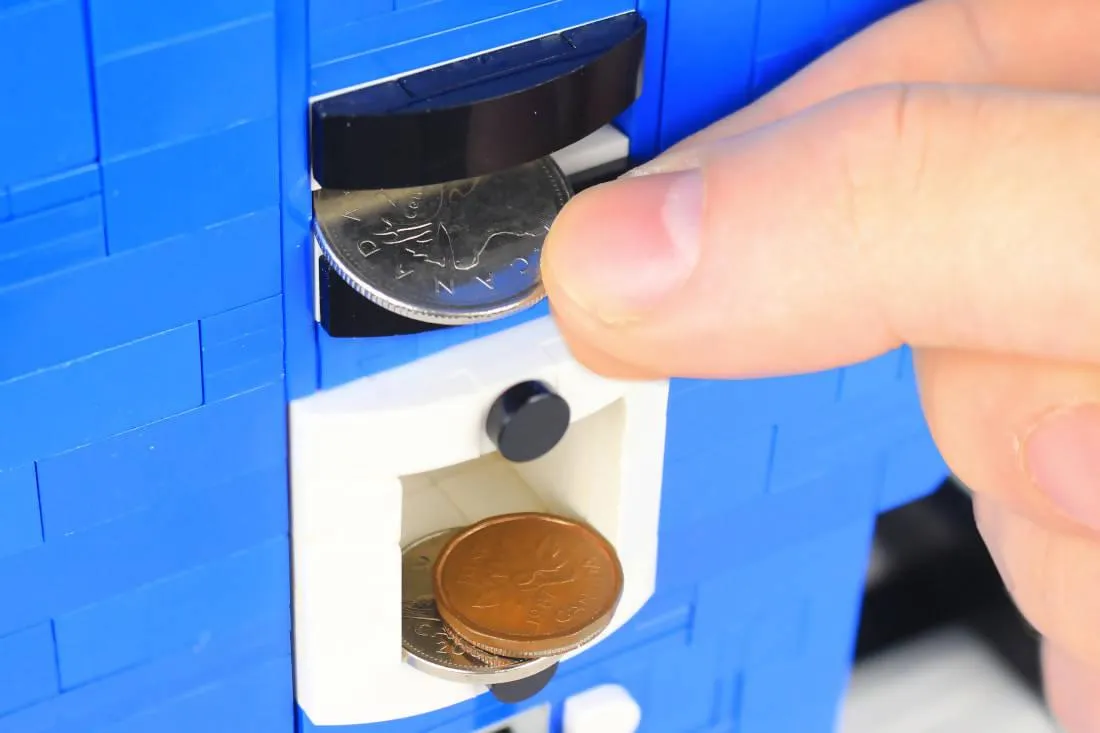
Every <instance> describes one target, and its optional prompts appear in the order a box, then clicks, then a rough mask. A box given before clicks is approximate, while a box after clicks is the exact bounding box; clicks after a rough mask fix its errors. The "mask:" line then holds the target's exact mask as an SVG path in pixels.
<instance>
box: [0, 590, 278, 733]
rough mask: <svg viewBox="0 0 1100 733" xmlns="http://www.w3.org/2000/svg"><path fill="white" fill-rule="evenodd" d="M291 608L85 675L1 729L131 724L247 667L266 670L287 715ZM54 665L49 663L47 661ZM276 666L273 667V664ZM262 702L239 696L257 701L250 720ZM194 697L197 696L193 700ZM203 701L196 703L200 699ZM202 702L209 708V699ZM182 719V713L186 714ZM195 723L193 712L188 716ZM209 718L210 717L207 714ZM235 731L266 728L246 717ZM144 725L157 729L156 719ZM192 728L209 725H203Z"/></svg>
mask: <svg viewBox="0 0 1100 733" xmlns="http://www.w3.org/2000/svg"><path fill="white" fill-rule="evenodd" d="M289 630H290V616H289V614H288V613H287V612H285V611H283V612H279V613H272V615H270V616H269V617H267V618H266V619H257V620H256V621H255V622H254V623H252V624H249V625H248V626H247V627H245V628H241V629H239V630H238V633H236V634H222V635H219V636H216V637H212V638H211V639H210V640H209V643H206V644H200V645H197V646H195V647H192V648H190V649H187V650H186V651H181V652H179V653H177V654H172V655H168V656H165V657H161V658H160V659H157V660H155V661H153V662H151V663H149V664H145V665H141V666H137V667H132V668H130V669H128V670H126V671H124V672H121V673H119V674H116V675H111V676H110V677H105V678H103V679H101V680H97V681H95V682H91V683H89V684H87V685H83V686H81V687H78V688H76V689H73V690H67V691H65V692H64V693H63V694H61V695H59V696H56V697H52V698H49V699H47V700H44V701H43V702H41V703H38V704H35V705H31V706H30V707H25V708H23V709H21V710H19V712H16V713H14V714H11V715H7V716H0V733H89V731H97V730H100V729H101V727H102V726H107V725H112V724H124V723H125V724H129V722H130V721H131V720H133V719H135V718H138V719H140V716H141V715H142V714H143V713H144V714H146V715H155V714H156V712H157V711H158V710H159V709H161V708H162V707H164V708H165V709H168V708H170V707H172V706H182V707H180V708H179V709H181V710H186V709H188V708H187V707H186V705H187V702H186V701H187V700H188V699H201V698H202V697H203V696H204V695H209V694H212V693H213V694H216V692H217V691H218V690H219V689H221V688H222V686H223V685H230V686H232V685H233V682H232V681H233V680H234V679H237V678H239V677H241V675H247V674H249V672H248V670H251V669H260V668H265V669H269V670H272V671H271V674H270V676H269V677H268V684H270V685H272V687H271V689H270V690H269V692H273V693H277V697H278V698H280V699H279V700H278V702H279V703H280V704H281V707H282V709H283V710H282V714H283V716H284V717H285V718H286V719H292V715H291V714H290V713H289V712H288V711H289V710H290V709H292V702H291V698H292V696H291V694H290V693H289V692H287V690H286V688H287V686H288V685H289V684H290V680H291V676H292V673H291V663H290V633H289ZM51 666H52V665H51ZM276 670H278V671H276ZM265 699H267V700H268V703H267V704H263V707H259V705H260V704H261V703H260V701H259V700H258V699H257V698H255V697H245V698H243V699H242V700H241V702H242V703H254V704H257V706H258V707H257V709H256V711H255V714H256V718H255V719H256V720H258V721H265V722H266V721H267V720H269V719H270V718H271V713H270V710H269V708H268V705H269V704H271V698H265ZM196 701H197V700H196ZM199 705H200V706H201V703H199ZM206 709H209V708H208V707H207V708H206ZM184 720H187V719H186V718H184ZM188 722H191V724H192V725H195V721H194V720H189V721H188ZM206 722H207V723H210V724H212V723H213V722H214V721H206ZM244 722H245V724H244V725H242V726H241V727H240V728H238V729H237V730H238V731H242V732H243V731H248V730H256V731H263V733H267V729H266V728H262V727H250V726H249V725H248V723H247V720H245V721H244ZM146 730H147V731H158V733H159V731H161V730H162V729H161V728H159V727H153V728H147V729H146ZM191 730H204V731H205V730H208V728H207V726H206V725H199V726H198V727H197V728H196V727H193V728H192V729H191Z"/></svg>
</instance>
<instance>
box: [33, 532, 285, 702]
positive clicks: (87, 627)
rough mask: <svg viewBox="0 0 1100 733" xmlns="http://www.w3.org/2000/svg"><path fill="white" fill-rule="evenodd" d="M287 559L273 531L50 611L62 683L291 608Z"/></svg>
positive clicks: (82, 681)
mask: <svg viewBox="0 0 1100 733" xmlns="http://www.w3.org/2000/svg"><path fill="white" fill-rule="evenodd" d="M289 558H290V549H289V545H288V542H287V538H286V537H278V538H275V539H273V540H268V541H266V542H264V543H262V544H260V545H256V546H255V547H252V548H249V549H247V550H244V551H241V552H237V553H234V554H232V555H228V556H226V557H224V558H220V559H218V560H215V561H214V562H211V563H208V564H206V565H203V566H201V567H198V568H194V569H191V570H187V571H185V572H183V573H180V574H178V575H175V576H169V577H165V578H159V579H157V580H156V581H154V582H153V583H150V584H148V585H145V586H141V587H139V588H136V589H134V590H132V591H129V592H128V593H125V594H122V595H118V596H114V597H112V598H108V599H106V600H103V601H100V602H98V603H96V604H94V605H91V606H86V607H84V608H79V609H77V610H75V611H70V612H69V613H66V614H62V615H60V616H57V617H55V618H54V629H55V633H56V638H57V648H58V660H59V664H60V666H59V674H60V677H61V685H62V689H70V688H72V687H76V686H78V685H82V684H85V683H87V682H89V681H92V680H94V679H96V678H99V677H104V676H106V675H108V674H111V673H113V672H118V671H120V670H123V669H125V668H127V667H130V666H134V665H136V664H140V663H142V662H145V661H148V660H152V659H156V658H157V657H160V656H164V655H166V654H168V653H171V652H178V651H182V650H184V649H188V648H194V647H195V646H200V645H202V644H205V643H209V641H210V640H211V639H212V638H213V637H214V636H218V635H221V634H226V633H236V632H237V631H238V629H239V628H241V627H245V626H246V625H247V624H248V623H249V622H251V621H253V620H254V619H260V618H264V617H265V616H266V615H267V614H270V613H271V612H272V611H274V610H276V609H280V608H282V609H288V610H289V608H290V573H289Z"/></svg>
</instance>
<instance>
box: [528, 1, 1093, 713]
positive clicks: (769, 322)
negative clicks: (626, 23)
mask: <svg viewBox="0 0 1100 733" xmlns="http://www.w3.org/2000/svg"><path fill="white" fill-rule="evenodd" d="M1098 37H1100V3H1097V2H1096V1H1095V0H925V1H924V2H922V3H919V4H917V5H915V6H913V7H911V8H910V9H908V10H906V11H903V12H901V13H898V14H896V15H894V16H893V17H891V18H888V19H886V20H885V21H883V22H881V23H879V24H877V25H875V26H873V27H872V28H870V29H868V30H867V31H865V32H864V33H863V34H861V35H859V36H858V37H856V38H854V39H852V40H851V41H850V42H848V43H847V44H845V45H844V46H842V47H841V48H839V49H837V50H836V51H834V52H832V53H831V54H829V55H827V56H826V57H824V58H822V59H821V60H820V61H819V62H817V63H816V64H814V65H813V66H811V67H810V68H808V69H806V70H805V71H804V72H802V73H801V74H800V75H798V76H796V77H795V78H794V79H792V80H791V81H790V82H788V83H787V84H785V85H784V86H782V87H781V88H779V89H778V90H776V91H775V92H773V93H772V94H770V95H769V96H767V97H766V98H764V99H762V100H761V101H759V102H758V103H756V104H755V105H753V106H752V107H750V108H748V109H745V110H743V111H741V112H738V113H737V114H735V115H733V116H732V117H730V118H728V119H725V120H722V121H721V122H718V123H716V124H715V125H713V126H712V127H710V128H708V129H706V130H704V131H702V132H700V133H698V134H697V135H695V136H693V137H692V138H689V139H687V140H685V141H684V142H682V143H680V144H679V145H677V146H676V147H675V148H673V149H671V150H669V151H668V152H667V153H665V154H664V155H662V156H661V157H660V158H659V159H657V160H655V161H653V162H651V163H649V164H647V165H646V166H644V167H643V168H642V169H640V170H638V171H635V172H634V173H633V174H631V175H630V176H628V177H625V178H623V179H621V180H619V181H616V182H614V183H611V184H607V185H605V186H601V187H598V188H594V189H591V190H589V191H586V192H584V193H583V194H581V195H579V196H578V197H576V198H575V199H574V200H573V201H572V202H571V203H570V204H569V205H568V206H567V207H566V209H565V211H564V212H563V213H562V214H561V216H560V217H559V219H558V221H557V222H556V223H555V225H554V228H553V230H552V231H551V233H550V237H549V239H548V241H547V244H546V248H545V253H544V260H543V273H544V278H545V280H546V286H547V290H548V292H549V296H550V302H551V306H552V308H553V311H554V314H555V317H556V318H557V319H558V323H559V325H560V328H561V330H562V332H563V334H564V335H565V337H566V339H567V341H568V343H569V344H570V346H571V348H572V350H573V352H574V354H575V355H576V357H577V358H578V359H579V360H580V361H582V362H583V363H584V364H586V365H587V366H588V367H589V368H591V369H593V370H595V371H597V372H601V373H603V374H606V375H610V376H614V377H619V378H627V379H645V378H655V377H665V376H689V377H695V376H709V377H722V378H727V377H728V378H747V377H759V376H769V375H779V374H791V373H800V372H809V371H814V370H819V369H827V368H832V367H836V366H841V365H844V364H850V363H854V362H858V361H861V360H864V359H867V358H870V357H873V356H876V355H878V354H881V353H884V352H886V351H888V350H890V349H893V348H895V347H897V346H899V345H901V344H908V345H910V346H912V347H913V349H914V353H915V359H916V367H917V378H918V383H919V387H920V391H921V398H922V403H923V406H924V410H925V415H926V417H927V419H928V422H929V425H930V427H931V429H932V433H933V435H934V437H935V438H936V440H937V443H938V445H939V447H940V450H941V451H942V453H943V455H944V458H945V459H946V460H947V462H948V463H949V464H950V466H951V467H952V469H953V470H954V471H955V473H956V474H957V475H958V476H959V478H960V479H961V480H962V481H964V482H965V483H966V484H967V485H968V486H969V487H971V488H972V489H973V490H974V491H975V493H976V500H975V506H976V509H975V514H976V518H977V522H978V526H979V529H980V530H981V532H982V535H983V537H984V538H985V540H986V542H987V544H988V546H989V549H990V552H991V555H992V556H993V558H994V559H995V561H996V563H997V566H998V568H999V569H1000V571H1001V573H1002V576H1003V577H1004V579H1005V581H1006V584H1007V586H1008V587H1009V589H1010V590H1011V591H1012V593H1013V595H1014V597H1015V599H1016V601H1017V604H1018V605H1019V607H1020V609H1021V611H1022V612H1023V613H1024V615H1025V616H1026V617H1027V618H1028V620H1029V621H1030V622H1031V623H1032V625H1033V626H1034V627H1035V628H1036V629H1037V630H1038V631H1039V632H1040V633H1041V634H1042V635H1043V637H1044V669H1045V677H1046V686H1047V693H1048V699H1049V701H1050V704H1051V707H1052V709H1053V711H1054V713H1055V714H1056V715H1057V717H1058V718H1059V720H1060V722H1061V723H1062V724H1063V726H1064V727H1065V729H1066V730H1067V731H1068V733H1100V204H1098V200H1097V196H1098V195H1100V194H1098V192H1100V95H1097V93H1098V92H1100V71H1098V70H1100V44H1098V43H1096V42H1095V39H1096V38H1098Z"/></svg>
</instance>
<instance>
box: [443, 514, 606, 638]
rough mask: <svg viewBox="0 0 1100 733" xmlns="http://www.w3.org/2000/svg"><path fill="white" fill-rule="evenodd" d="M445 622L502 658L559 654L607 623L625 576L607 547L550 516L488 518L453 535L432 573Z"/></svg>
mask: <svg viewBox="0 0 1100 733" xmlns="http://www.w3.org/2000/svg"><path fill="white" fill-rule="evenodd" d="M433 587H434V588H433V589H434V593H435V599H436V604H437V607H438V610H439V614H440V616H442V618H443V620H444V621H445V622H446V623H447V624H448V625H449V626H450V627H451V628H452V629H454V630H455V632H457V633H458V634H459V636H461V637H462V638H464V639H466V640H467V641H468V642H470V643H471V644H473V645H475V646H479V647H481V648H482V649H484V650H486V651H489V652H492V653H494V654H499V655H502V656H506V657H519V658H531V657H541V656H549V655H558V654H563V653H565V652H567V651H570V650H572V649H575V648H577V647H579V646H581V645H583V644H585V643H586V642H588V641H591V640H592V639H593V638H594V637H595V636H597V635H598V634H599V633H600V632H601V631H603V630H604V629H605V628H607V625H608V624H609V623H611V617H612V615H613V614H614V613H615V608H616V606H618V603H619V598H620V597H621V595H622V590H623V569H622V565H621V564H620V563H619V558H618V555H617V554H616V553H615V549H614V548H613V547H612V546H611V544H610V543H609V542H608V541H607V540H606V539H604V538H603V537H602V536H601V535H600V534H599V533H598V532H596V531H595V530H594V529H592V528H591V527H588V526H586V525H584V524H581V523H580V522H576V521H573V520H571V519H565V518H563V517H556V516H553V515H550V514H538V513H526V514H507V515H503V516H498V517H491V518H489V519H486V520H484V521H482V522H479V523H477V524H475V525H473V526H471V527H469V528H467V529H466V530H464V531H462V532H461V533H459V534H457V535H455V536H454V537H452V538H451V540H450V541H449V542H448V543H447V545H446V546H445V547H444V548H443V550H442V551H441V552H440V554H439V557H438V559H437V560H436V563H435V569H434V573H433Z"/></svg>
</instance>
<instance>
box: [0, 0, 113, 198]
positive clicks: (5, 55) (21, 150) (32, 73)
mask: <svg viewBox="0 0 1100 733" xmlns="http://www.w3.org/2000/svg"><path fill="white" fill-rule="evenodd" d="M87 57H88V48H87V44H86V42H85V32H84V7H83V3H82V2H81V0H50V1H46V2H25V3H16V4H14V5H13V4H12V3H4V5H2V6H0V109H2V110H4V114H3V115H0V161H3V164H2V165H0V186H4V185H11V184H14V183H20V182H22V181H27V180H30V179H34V178H40V177H42V176H47V175H50V174H52V173H59V172H61V171H65V170H69V169H71V168H75V167H77V166H81V165H85V164H88V163H92V162H94V161H95V159H96V154H97V150H96V136H95V122H94V114H93V109H92V90H91V83H90V75H89V73H88V68H87Z"/></svg>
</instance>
